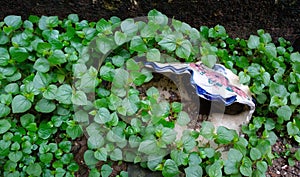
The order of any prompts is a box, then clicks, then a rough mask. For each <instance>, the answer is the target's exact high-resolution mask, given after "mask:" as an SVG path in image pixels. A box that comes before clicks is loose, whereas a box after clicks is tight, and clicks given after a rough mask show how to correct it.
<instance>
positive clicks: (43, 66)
mask: <svg viewBox="0 0 300 177" xmlns="http://www.w3.org/2000/svg"><path fill="white" fill-rule="evenodd" d="M33 68H34V69H36V70H37V71H39V72H42V73H46V72H48V71H49V70H50V63H49V62H48V60H46V59H45V58H39V59H37V60H36V61H35V62H34V65H33Z"/></svg>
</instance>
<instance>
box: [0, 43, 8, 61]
mask: <svg viewBox="0 0 300 177" xmlns="http://www.w3.org/2000/svg"><path fill="white" fill-rule="evenodd" d="M9 59H10V56H9V53H8V51H7V50H6V49H5V48H2V47H1V48H0V66H6V65H8V63H9Z"/></svg>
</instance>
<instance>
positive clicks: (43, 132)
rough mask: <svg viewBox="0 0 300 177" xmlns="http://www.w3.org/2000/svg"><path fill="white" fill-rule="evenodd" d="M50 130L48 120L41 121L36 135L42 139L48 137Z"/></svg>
mask: <svg viewBox="0 0 300 177" xmlns="http://www.w3.org/2000/svg"><path fill="white" fill-rule="evenodd" d="M52 130H53V128H52V127H51V125H50V124H48V122H46V121H43V122H42V123H41V124H40V126H39V130H38V135H39V137H40V138H42V139H44V140H45V139H48V138H49V137H50V136H51V134H52Z"/></svg>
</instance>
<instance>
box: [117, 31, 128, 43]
mask: <svg viewBox="0 0 300 177" xmlns="http://www.w3.org/2000/svg"><path fill="white" fill-rule="evenodd" d="M114 37H115V38H114V39H115V43H116V44H117V45H119V46H120V45H122V44H124V43H125V42H126V41H127V35H126V33H122V32H121V31H116V32H115V36H114Z"/></svg>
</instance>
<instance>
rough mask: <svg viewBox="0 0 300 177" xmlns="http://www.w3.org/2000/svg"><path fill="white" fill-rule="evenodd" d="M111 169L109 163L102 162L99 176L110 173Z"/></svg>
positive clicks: (103, 176) (104, 176)
mask: <svg viewBox="0 0 300 177" xmlns="http://www.w3.org/2000/svg"><path fill="white" fill-rule="evenodd" d="M112 171H113V169H112V168H111V167H110V166H109V165H107V164H104V165H102V167H101V176H102V177H108V176H109V175H110V174H111V173H112Z"/></svg>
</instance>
